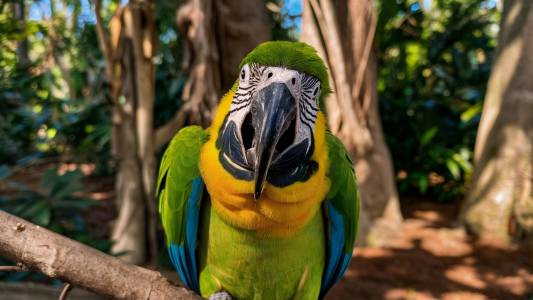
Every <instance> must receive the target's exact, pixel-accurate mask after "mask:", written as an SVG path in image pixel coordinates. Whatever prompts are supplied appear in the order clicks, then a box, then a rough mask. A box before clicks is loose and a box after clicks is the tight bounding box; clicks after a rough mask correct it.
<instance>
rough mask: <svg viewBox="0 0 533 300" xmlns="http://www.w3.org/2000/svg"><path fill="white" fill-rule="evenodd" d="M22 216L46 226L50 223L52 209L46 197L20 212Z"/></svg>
mask: <svg viewBox="0 0 533 300" xmlns="http://www.w3.org/2000/svg"><path fill="white" fill-rule="evenodd" d="M20 214H21V215H20V217H21V218H23V219H27V220H28V221H30V222H32V223H35V224H37V225H40V226H43V227H46V226H48V224H50V218H51V216H52V209H51V207H49V206H48V203H47V201H46V200H44V199H40V200H37V201H35V202H33V203H32V204H31V205H30V206H29V207H27V208H26V209H25V210H24V211H22V212H21V213H20Z"/></svg>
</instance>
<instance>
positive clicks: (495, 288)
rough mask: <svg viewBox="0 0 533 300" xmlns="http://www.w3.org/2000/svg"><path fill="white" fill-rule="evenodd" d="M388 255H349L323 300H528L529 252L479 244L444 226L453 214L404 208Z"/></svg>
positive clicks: (532, 268) (437, 207) (430, 207)
mask: <svg viewBox="0 0 533 300" xmlns="http://www.w3.org/2000/svg"><path fill="white" fill-rule="evenodd" d="M402 210H403V213H404V216H405V217H406V220H405V225H404V228H403V234H402V235H401V236H400V237H399V238H398V239H397V240H396V241H395V242H394V244H393V245H392V246H391V247H390V248H388V249H371V248H358V249H355V251H354V254H353V260H352V262H351V264H350V267H349V269H348V271H347V272H346V274H345V276H344V277H343V278H342V279H341V280H340V282H339V283H338V284H337V285H336V286H335V287H334V288H333V289H332V291H331V292H330V294H329V295H328V297H327V299H388V300H393V299H408V300H410V299H413V300H414V299H416V300H422V299H445V300H452V299H464V300H466V299H468V300H472V299H473V300H475V299H506V300H507V299H521V300H525V299H530V297H531V295H533V259H532V258H533V249H525V248H518V247H506V246H502V245H490V244H481V243H477V242H475V241H473V240H472V239H471V237H469V236H468V235H467V234H466V233H465V232H464V231H463V230H461V229H454V228H451V227H450V226H451V225H452V222H453V220H454V218H455V208H454V207H453V206H447V205H442V204H432V203H413V204H405V205H404V207H403V209H402Z"/></svg>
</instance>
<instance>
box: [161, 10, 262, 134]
mask: <svg viewBox="0 0 533 300" xmlns="http://www.w3.org/2000/svg"><path fill="white" fill-rule="evenodd" d="M176 22H177V25H178V28H179V30H180V32H181V33H182V34H183V35H184V37H185V39H186V40H185V41H186V49H185V54H186V56H185V59H184V62H183V71H184V73H185V74H186V75H187V76H188V77H189V79H188V80H187V83H186V84H185V86H184V88H183V94H182V99H183V101H184V105H183V106H184V107H183V109H185V110H187V111H188V112H189V124H198V125H202V126H204V127H207V126H209V125H210V124H211V121H212V120H213V118H214V116H215V113H216V109H217V107H218V101H219V100H220V98H221V97H222V95H223V94H224V93H226V92H227V91H228V90H229V89H230V88H231V86H232V85H233V83H235V81H236V80H237V77H238V73H239V70H238V68H239V64H240V62H241V61H242V59H243V58H244V57H245V56H246V55H247V54H248V53H249V52H250V51H252V50H253V49H254V48H255V47H256V46H257V45H259V44H261V43H263V42H266V41H268V40H270V37H271V35H270V26H269V20H268V14H267V11H266V1H265V0H261V1H259V3H258V2H257V1H245V0H227V1H221V0H189V1H188V2H187V3H186V4H184V5H182V6H181V7H180V9H179V10H178V12H177V16H176ZM177 129H179V128H177ZM175 132H177V130H176V131H175ZM175 132H170V133H169V135H168V136H166V137H165V138H164V139H163V141H166V140H170V138H171V137H172V136H173V135H174V134H175Z"/></svg>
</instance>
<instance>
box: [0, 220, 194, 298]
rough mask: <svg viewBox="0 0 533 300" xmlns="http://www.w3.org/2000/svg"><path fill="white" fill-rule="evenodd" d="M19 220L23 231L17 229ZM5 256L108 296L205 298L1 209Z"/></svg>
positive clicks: (0, 239)
mask: <svg viewBox="0 0 533 300" xmlns="http://www.w3.org/2000/svg"><path fill="white" fill-rule="evenodd" d="M17 223H21V224H24V225H25V230H24V231H18V230H14V229H13V228H14V227H16V225H17ZM0 256H3V257H5V258H7V259H10V260H12V261H14V262H16V263H22V264H23V265H24V266H25V267H27V268H28V269H29V270H33V271H37V272H41V273H43V274H45V275H48V276H50V277H53V278H57V279H59V280H61V281H63V282H66V283H69V284H71V285H74V286H76V287H80V288H83V289H86V290H88V291H91V292H93V293H95V294H97V295H100V296H102V297H105V298H109V299H146V300H149V299H154V300H155V299H157V300H164V299H172V300H177V299H202V298H201V297H200V296H198V295H196V294H195V293H194V292H192V291H190V290H187V289H185V288H182V287H178V286H176V285H173V284H172V283H170V282H168V281H167V279H166V278H165V277H163V276H162V275H161V273H159V272H156V271H150V270H147V269H144V268H141V267H138V266H134V265H131V264H129V263H126V262H124V261H122V260H120V259H118V258H115V257H113V256H110V255H107V254H105V253H103V252H100V251H98V250H96V249H93V248H91V247H88V246H86V245H83V244H81V243H78V242H76V241H73V240H71V239H68V238H66V237H64V236H61V235H59V234H57V233H54V232H51V231H49V230H47V229H44V228H42V227H39V226H37V225H35V224H32V223H30V222H28V221H25V220H23V219H21V218H18V217H15V216H13V215H11V214H8V213H6V212H4V211H1V210H0Z"/></svg>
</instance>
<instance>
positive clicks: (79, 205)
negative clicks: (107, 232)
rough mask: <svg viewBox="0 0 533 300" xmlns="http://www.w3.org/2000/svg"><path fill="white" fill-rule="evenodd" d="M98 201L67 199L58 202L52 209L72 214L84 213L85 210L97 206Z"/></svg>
mask: <svg viewBox="0 0 533 300" xmlns="http://www.w3.org/2000/svg"><path fill="white" fill-rule="evenodd" d="M97 204H98V201H96V200H93V199H85V198H74V199H68V200H63V201H59V202H58V203H57V204H56V205H54V208H55V209H57V210H65V211H70V212H71V213H73V212H79V211H84V210H86V209H87V208H89V207H91V206H94V205H97Z"/></svg>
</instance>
